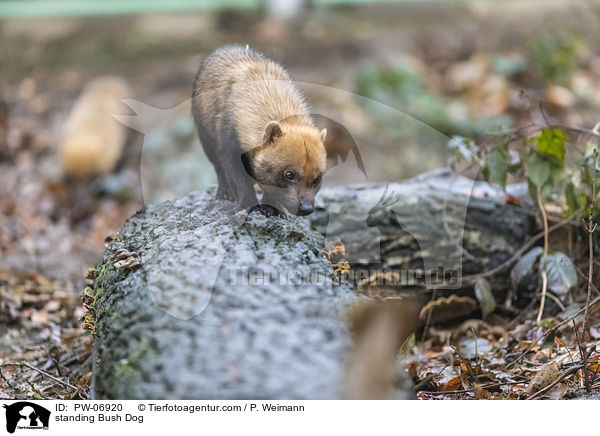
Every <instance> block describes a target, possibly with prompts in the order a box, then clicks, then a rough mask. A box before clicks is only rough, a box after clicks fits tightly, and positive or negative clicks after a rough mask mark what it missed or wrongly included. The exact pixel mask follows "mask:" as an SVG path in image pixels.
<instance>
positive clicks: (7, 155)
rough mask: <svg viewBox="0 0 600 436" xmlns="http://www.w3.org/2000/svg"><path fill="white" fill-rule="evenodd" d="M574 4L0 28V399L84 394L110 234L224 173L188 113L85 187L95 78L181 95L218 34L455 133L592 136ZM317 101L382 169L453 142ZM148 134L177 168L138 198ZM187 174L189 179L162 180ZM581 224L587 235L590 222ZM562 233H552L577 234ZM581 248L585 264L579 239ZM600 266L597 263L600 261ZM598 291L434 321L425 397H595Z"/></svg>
mask: <svg viewBox="0 0 600 436" xmlns="http://www.w3.org/2000/svg"><path fill="white" fill-rule="evenodd" d="M516 3H518V2H516ZM510 4H512V3H510ZM578 7H579V6H577V7H574V8H573V10H571V11H568V12H565V11H564V10H561V9H559V10H553V9H551V8H550V9H549V10H547V11H543V13H539V11H538V10H536V9H532V10H528V9H527V8H525V7H524V8H522V9H518V10H516V11H515V10H512V9H510V7H507V9H506V10H504V9H501V8H500V9H499V10H498V9H494V10H493V11H490V10H487V9H486V8H485V7H484V6H483V5H479V6H473V7H465V8H462V7H461V8H459V9H454V8H453V7H449V6H435V5H428V6H427V7H426V8H425V7H418V6H414V7H412V6H411V7H408V6H399V7H398V8H399V9H393V10H390V9H389V8H386V7H380V8H378V7H371V8H362V9H361V8H354V7H353V8H346V9H339V10H331V11H321V12H319V13H317V12H312V14H314V15H310V16H309V17H308V18H310V19H302V20H300V21H299V22H298V23H294V24H293V25H284V24H282V23H281V22H278V21H273V20H264V19H262V18H261V17H260V16H258V15H256V14H252V13H238V12H234V11H226V12H222V13H213V14H203V15H201V14H196V15H194V14H190V15H187V16H181V15H174V16H170V17H158V16H137V17H118V18H115V19H108V18H95V19H85V20H84V19H80V18H69V19H61V20H52V19H44V20H41V19H40V20H37V21H35V23H34V24H35V26H33V25H32V22H31V21H28V20H12V21H3V22H0V34H1V35H2V41H3V50H2V52H0V65H2V66H3V73H2V77H1V78H0V399H9V398H40V399H41V398H71V399H85V398H88V395H89V385H90V381H91V371H92V356H91V337H90V334H89V332H87V331H86V330H84V329H83V328H82V317H83V316H84V315H85V312H86V309H85V308H84V307H83V305H82V301H81V295H82V292H83V289H84V288H85V286H86V279H85V276H86V271H87V269H88V268H90V267H92V266H93V265H94V264H95V263H96V262H97V260H98V259H99V256H100V254H101V253H102V251H103V249H104V246H105V242H104V241H105V238H106V237H108V236H110V235H112V234H114V233H115V232H117V231H118V229H119V228H120V227H121V226H122V225H123V223H124V221H125V219H126V218H127V217H129V216H130V215H132V214H133V213H134V212H135V211H136V210H138V209H139V208H140V207H142V206H143V204H144V203H145V202H146V203H147V202H149V201H159V200H162V199H164V198H171V197H172V196H174V195H179V194H181V193H185V192H188V191H190V190H192V189H197V188H198V186H203V185H205V184H207V183H214V174H213V173H212V170H211V169H210V168H207V167H206V166H204V167H201V168H200V170H198V167H191V168H190V167H189V165H187V164H186V159H187V157H188V152H189V150H190V147H192V146H193V141H194V139H193V138H194V136H195V133H194V128H193V124H192V123H191V121H190V120H189V117H188V116H187V114H183V115H182V114H180V113H174V115H173V116H174V118H173V123H172V124H171V125H168V126H166V127H162V128H160V129H156V130H155V131H153V132H151V133H150V134H149V135H147V136H146V138H145V139H144V138H143V137H142V135H141V134H139V133H135V132H133V131H132V132H131V135H130V136H131V137H130V139H129V141H128V145H127V149H126V151H125V153H124V156H123V157H122V159H121V162H120V163H119V165H118V167H117V168H116V169H115V171H114V172H113V173H112V174H110V175H108V176H104V177H98V178H95V179H93V180H88V181H87V182H86V183H81V182H76V181H73V180H70V179H68V178H65V177H64V175H63V174H62V171H61V167H60V164H59V161H58V153H57V150H58V147H59V144H60V141H61V132H62V128H63V125H64V121H65V119H66V118H67V116H68V113H69V111H70V109H71V108H72V105H73V102H74V101H75V99H76V98H77V96H78V95H79V93H80V92H81V90H82V89H83V88H84V87H85V85H86V84H87V83H88V82H89V81H90V80H92V79H93V78H94V77H97V76H100V75H106V74H112V75H118V76H121V77H123V78H125V79H126V80H127V81H128V82H129V84H130V86H131V87H132V89H133V91H134V94H135V96H136V98H137V99H139V100H140V101H144V102H146V103H148V104H151V105H154V106H156V107H159V108H164V109H168V108H173V107H175V106H177V105H178V104H180V103H181V102H182V101H185V100H187V99H188V98H189V93H190V91H191V84H192V82H193V77H194V74H195V71H196V69H197V67H198V65H199V63H200V61H201V59H202V58H203V56H205V55H206V54H207V53H209V52H210V51H212V50H213V49H214V48H215V47H218V46H220V45H222V44H224V43H233V42H238V43H248V44H250V45H252V46H254V47H256V48H258V49H260V50H263V51H265V52H266V53H268V54H269V55H270V56H272V57H275V58H277V59H279V60H281V61H283V63H284V64H285V65H286V66H287V67H288V69H289V70H290V71H291V72H292V74H293V76H294V77H295V78H296V79H297V80H300V81H302V82H307V83H318V84H323V85H327V86H329V87H335V88H340V89H346V90H348V91H351V92H354V93H358V94H361V95H365V96H367V97H369V98H371V99H373V100H377V101H381V102H382V103H384V104H386V105H390V106H396V107H400V108H402V110H403V111H404V112H406V113H409V114H410V115H412V116H414V117H415V118H416V119H419V120H422V121H424V122H425V123H426V124H427V125H428V126H431V128H432V129H433V130H435V131H436V132H441V136H442V137H443V138H448V137H450V136H452V135H459V134H460V135H465V136H472V137H475V138H483V137H485V135H486V134H487V133H490V132H491V131H497V130H502V129H514V128H519V127H522V126H528V125H530V124H531V123H537V124H544V123H545V122H546V118H547V117H550V118H551V119H552V120H553V121H554V122H557V123H561V124H565V125H570V126H581V127H586V128H588V129H589V128H591V127H592V126H594V125H595V124H596V123H597V122H598V121H600V119H599V117H598V114H599V113H600V61H599V60H600V56H598V55H599V54H600V53H598V47H600V44H598V39H599V38H600V37H599V36H598V35H597V32H594V31H593V30H592V29H597V24H598V23H597V19H595V18H594V17H597V16H598V14H597V12H598V11H597V10H594V11H592V12H590V13H583V14H582V13H581V10H579V9H577V8H578ZM588 12H589V11H588ZM32 29H33V30H32ZM348 29H352V31H350V32H349V31H348ZM556 35H559V37H556ZM274 41H275V42H274ZM323 41H327V44H323ZM550 53H551V54H550ZM308 94H309V95H308V98H309V100H311V102H315V103H316V104H324V105H328V107H330V109H332V110H333V111H334V112H337V113H338V118H339V119H340V120H341V121H342V122H343V123H348V124H352V125H355V126H359V128H357V133H356V135H357V138H358V140H359V141H362V142H364V143H368V144H369V146H370V147H373V148H374V149H376V150H377V152H376V153H374V154H373V155H374V156H375V157H374V159H375V160H376V164H377V165H380V166H381V168H382V171H381V174H379V176H380V177H381V178H382V179H383V180H386V179H388V180H400V179H403V178H406V177H409V176H413V175H416V174H418V173H421V172H423V171H426V170H429V169H432V168H435V167H439V166H443V165H445V164H446V161H445V159H446V155H445V151H444V150H443V149H442V147H443V146H444V145H445V144H441V142H440V143H435V144H433V145H432V144H429V145H427V144H422V138H423V136H422V132H421V131H418V130H415V131H409V132H407V131H405V130H402V131H399V130H398V129H396V128H395V127H394V121H393V120H390V119H389V118H388V117H387V115H386V114H381V113H379V112H377V111H371V110H370V108H369V107H368V105H367V106H364V105H361V103H360V102H357V101H353V100H343V101H339V102H327V101H325V102H323V101H320V100H319V98H320V97H319V95H318V94H313V95H311V94H310V93H308ZM539 102H544V108H545V111H546V113H544V112H543V111H541V110H540V106H539ZM386 123H387V124H386ZM161 129H162V130H161ZM153 141H154V142H153ZM150 143H154V144H158V146H159V148H160V145H163V144H164V145H165V147H163V148H162V151H159V152H156V155H155V156H156V158H157V159H156V160H157V161H158V162H159V166H160V168H158V169H157V171H159V172H160V174H165V175H166V176H165V177H164V181H162V182H159V183H158V185H159V186H157V187H155V188H156V189H155V190H154V191H153V194H152V195H150V194H149V193H148V192H143V190H142V183H143V180H142V178H141V174H140V162H141V160H142V159H143V156H142V148H143V146H146V145H148V144H150ZM143 144H144V145H143ZM399 144H401V145H402V148H401V149H399V148H400V147H399ZM167 145H168V148H167ZM147 150H149V149H147ZM145 152H146V150H144V153H145ZM398 156H400V159H398V158H397V157H398ZM424 156H427V159H424V158H423V157H424ZM390 157H394V158H395V159H390ZM390 161H391V162H392V164H389V162H390ZM186 165H187V166H186ZM174 173H175V174H179V175H181V174H184V175H185V177H183V178H182V180H179V179H177V180H173V179H172V178H169V177H171V176H169V175H172V174H174ZM161 180H163V179H162V178H161ZM347 181H352V180H345V179H343V178H342V179H340V180H339V181H338V182H340V183H341V182H347ZM510 181H515V182H516V181H519V180H517V179H514V180H510ZM175 185H176V186H175ZM174 186H175V187H174ZM574 226H575V227H577V229H576V230H575V231H574V233H575V234H580V233H581V232H580V230H581V224H579V223H576V224H574ZM561 238H562V239H561V240H559V239H560V238H557V239H556V241H557V242H556V244H564V243H565V238H564V235H563V236H561ZM583 242H585V241H583ZM569 244H570V246H571V249H572V250H573V252H574V254H573V257H574V259H575V260H576V262H575V263H576V265H577V266H578V267H579V268H580V270H581V271H585V272H586V273H587V260H586V259H587V252H586V251H585V244H584V243H582V241H581V240H575V241H573V242H572V243H571V242H569ZM582 246H583V248H581V247H582ZM516 248H518V247H516ZM594 268H595V271H598V270H600V263H599V262H598V260H597V256H596V257H595V260H594ZM503 274H507V272H503ZM599 277H600V275H598V273H597V272H596V273H595V275H594V276H593V280H592V281H593V283H594V284H595V286H594V294H593V296H592V297H593V298H597V296H598V292H597V290H596V289H595V287H596V286H599V284H600V280H599ZM586 291H587V278H586V274H583V273H582V276H580V278H579V282H578V285H577V286H576V287H574V288H573V289H572V290H571V291H570V294H569V299H570V301H569V304H568V307H566V308H565V310H562V309H561V308H560V307H559V306H558V305H548V310H547V311H546V312H545V314H544V318H543V320H542V322H541V323H537V322H536V315H537V310H538V304H537V299H536V298H534V299H533V300H532V301H531V304H530V305H529V306H527V307H526V308H524V309H523V310H521V311H520V312H519V313H513V314H512V315H508V314H507V312H502V313H495V314H492V315H490V316H488V317H487V318H486V319H485V320H481V319H462V320H459V321H457V322H456V323H455V324H453V325H444V326H436V325H433V326H431V327H430V328H429V329H428V330H427V332H425V333H424V334H423V335H422V337H420V338H418V341H417V343H416V344H415V346H414V347H413V348H412V349H411V350H410V351H409V352H408V353H407V354H405V355H404V357H403V359H404V360H403V361H405V362H406V364H407V366H406V372H407V374H408V376H409V377H411V378H412V379H413V381H414V382H415V384H416V385H417V396H418V397H419V398H421V399H442V398H455V399H459V398H460V399H471V398H507V399H525V398H573V397H581V396H582V395H587V394H586V389H585V388H586V386H585V383H584V380H585V378H586V377H585V376H584V368H583V365H582V358H581V349H580V347H579V345H580V344H581V343H582V338H578V337H577V336H576V335H575V331H576V328H577V327H580V326H581V321H582V313H581V311H582V309H583V305H582V302H583V301H585V293H586ZM594 301H596V300H594ZM591 314H592V316H591V324H590V326H591V328H590V337H588V338H586V342H587V347H588V350H590V351H589V353H591V354H590V355H589V358H588V362H589V365H588V368H587V371H588V373H589V374H588V379H590V380H591V385H592V386H591V389H590V390H591V391H592V392H596V393H597V392H598V389H599V387H600V378H599V377H597V373H598V372H599V365H600V362H599V356H600V353H599V352H598V351H596V346H597V345H598V343H599V342H600V316H599V314H600V304H596V305H594V306H593V307H592V308H591ZM541 389H545V390H541Z"/></svg>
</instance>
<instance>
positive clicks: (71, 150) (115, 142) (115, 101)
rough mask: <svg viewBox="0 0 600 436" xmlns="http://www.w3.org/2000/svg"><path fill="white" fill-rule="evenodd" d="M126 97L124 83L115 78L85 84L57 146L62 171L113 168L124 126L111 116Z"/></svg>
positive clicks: (120, 108)
mask: <svg viewBox="0 0 600 436" xmlns="http://www.w3.org/2000/svg"><path fill="white" fill-rule="evenodd" d="M128 96H130V92H129V89H128V87H127V85H126V84H125V82H124V81H123V80H121V79H119V78H116V77H102V78H99V79H96V80H94V81H93V82H91V83H90V84H89V85H88V86H87V88H86V89H85V90H84V91H83V93H82V95H81V96H80V97H79V99H78V100H77V102H76V103H75V106H74V107H73V110H72V111H71V113H70V115H69V118H68V119H67V121H66V123H65V130H64V136H63V141H62V143H61V146H60V159H61V165H62V169H63V172H64V173H65V174H69V175H73V176H77V177H84V176H88V175H96V174H102V173H108V172H110V171H112V170H113V169H114V167H115V166H116V164H117V162H118V160H119V158H120V157H121V153H122V150H123V146H124V143H125V139H126V129H125V126H124V125H123V124H121V123H120V122H118V121H117V120H115V119H114V118H113V115H114V114H118V113H122V112H123V106H122V103H121V102H120V100H122V99H124V98H126V97H128Z"/></svg>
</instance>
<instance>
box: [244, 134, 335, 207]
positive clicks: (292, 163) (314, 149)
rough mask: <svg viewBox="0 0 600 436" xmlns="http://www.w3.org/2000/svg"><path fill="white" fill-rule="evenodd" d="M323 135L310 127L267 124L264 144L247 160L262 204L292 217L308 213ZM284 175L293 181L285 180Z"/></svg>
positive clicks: (321, 161)
mask: <svg viewBox="0 0 600 436" xmlns="http://www.w3.org/2000/svg"><path fill="white" fill-rule="evenodd" d="M325 135H326V131H325V130H323V131H321V132H319V130H318V129H317V128H315V127H312V126H306V125H297V124H286V123H277V122H270V123H269V124H268V125H267V127H266V128H265V137H264V138H263V141H264V144H263V145H262V146H260V147H258V148H256V149H255V150H253V151H255V152H254V153H251V157H250V158H249V164H250V168H251V175H252V176H253V177H254V178H255V179H256V181H257V182H258V183H259V184H260V187H261V188H262V190H263V191H264V196H263V200H262V203H265V204H269V205H271V206H274V207H276V208H277V209H285V211H286V212H287V213H289V214H293V215H308V214H309V213H311V212H312V209H313V206H314V201H315V195H316V193H317V192H318V191H319V189H320V187H321V177H322V175H323V172H324V171H325V165H326V160H327V153H326V151H325V146H324V145H323V142H324V140H325ZM287 172H291V173H292V174H293V176H294V177H293V180H288V179H287V178H286V173H287Z"/></svg>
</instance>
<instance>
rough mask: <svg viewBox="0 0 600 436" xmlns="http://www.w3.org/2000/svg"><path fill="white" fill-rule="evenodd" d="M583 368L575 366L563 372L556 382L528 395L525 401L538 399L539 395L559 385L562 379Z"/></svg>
mask: <svg viewBox="0 0 600 436" xmlns="http://www.w3.org/2000/svg"><path fill="white" fill-rule="evenodd" d="M582 367H583V365H576V366H572V367H571V368H569V369H567V370H566V371H565V372H563V373H562V374H561V375H560V377H558V378H557V379H556V380H554V381H553V382H552V383H550V384H549V385H548V386H546V387H545V388H543V389H540V390H539V391H537V392H535V393H534V394H532V395H530V396H529V397H527V398H526V399H527V400H533V399H535V398H537V397H539V396H540V395H542V394H543V393H545V392H548V391H549V390H550V389H552V388H553V387H554V386H556V385H557V384H558V383H560V382H561V381H562V379H564V378H565V377H567V376H568V375H571V374H573V373H574V372H576V371H578V370H580V369H581V368H582Z"/></svg>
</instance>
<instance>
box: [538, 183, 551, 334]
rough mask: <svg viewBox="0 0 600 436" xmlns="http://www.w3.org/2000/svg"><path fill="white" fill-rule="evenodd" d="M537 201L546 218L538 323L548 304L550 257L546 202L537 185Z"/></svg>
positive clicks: (543, 217) (544, 218) (543, 216)
mask: <svg viewBox="0 0 600 436" xmlns="http://www.w3.org/2000/svg"><path fill="white" fill-rule="evenodd" d="M537 201H538V206H539V208H540V211H541V212H542V219H543V220H544V254H543V257H542V265H543V268H542V301H541V302H540V310H539V312H538V316H537V323H538V324H539V323H540V322H541V321H542V315H543V314H544V305H545V304H546V292H547V288H548V277H547V275H546V258H547V257H548V217H547V216H546V209H544V203H542V193H541V192H540V187H539V186H538V187H537Z"/></svg>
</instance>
